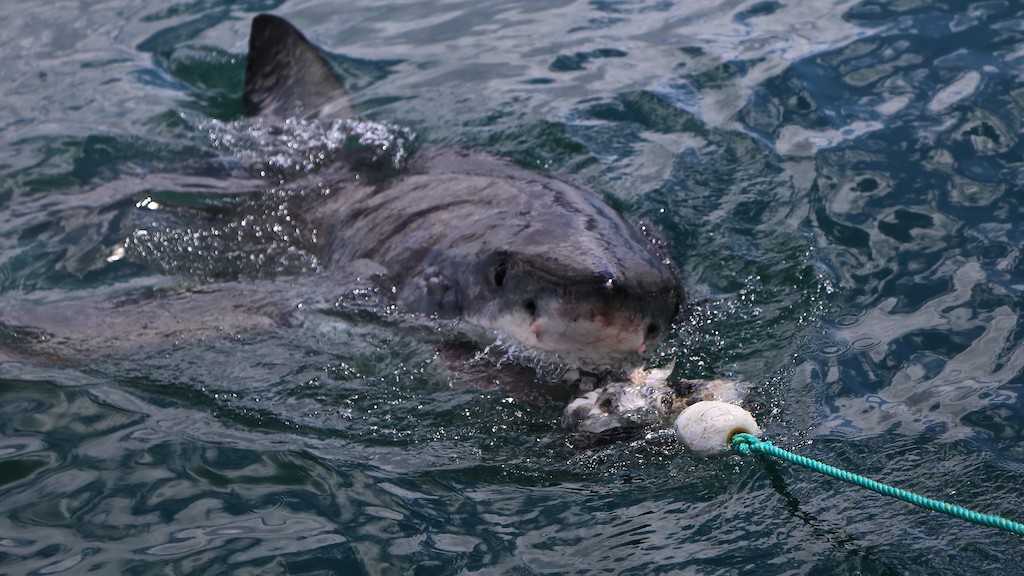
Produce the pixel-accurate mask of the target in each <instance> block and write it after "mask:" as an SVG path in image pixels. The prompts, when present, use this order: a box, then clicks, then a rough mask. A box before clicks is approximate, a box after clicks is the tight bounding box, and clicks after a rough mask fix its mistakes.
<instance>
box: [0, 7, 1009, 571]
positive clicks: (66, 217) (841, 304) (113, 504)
mask: <svg viewBox="0 0 1024 576" xmlns="http://www.w3.org/2000/svg"><path fill="white" fill-rule="evenodd" d="M264 11H269V12H272V13H275V14H278V15H281V16H284V17H286V18H288V19H290V20H291V21H292V22H293V23H295V24H296V25H297V26H298V27H299V28H300V29H301V30H303V31H304V32H305V33H306V34H307V36H309V37H310V38H311V39H312V40H313V41H314V42H315V43H317V44H318V45H319V46H322V47H323V48H324V49H325V50H326V51H327V53H328V54H329V57H330V60H331V62H332V64H333V65H335V66H336V67H337V69H338V71H339V72H340V73H341V74H343V75H344V76H345V77H346V85H347V87H348V88H349V90H350V92H351V96H352V99H353V102H354V105H355V106H356V108H357V109H358V110H359V112H360V113H361V114H362V116H363V117H364V118H366V119H368V120H370V121H374V122H380V123H387V124H385V126H390V127H392V128H394V129H396V130H398V128H397V127H405V128H406V129H408V131H409V132H410V133H415V138H413V139H411V140H410V143H411V142H412V141H415V142H432V143H440V144H446V145H452V146H461V147H472V148H480V149H484V150H487V151H490V152H491V153H494V154H497V155H500V156H504V157H507V158H511V159H513V160H515V161H516V162H519V163H520V164H523V165H525V166H528V167H531V168H533V169H536V170H538V171H543V172H550V173H553V174H557V175H561V176H562V177H564V178H566V179H569V180H572V181H576V182H581V183H585V184H586V185H588V186H591V187H593V188H595V189H597V190H599V191H600V192H601V193H603V194H605V195H607V197H608V198H609V200H610V202H612V204H613V205H614V206H615V207H616V208H618V209H620V210H621V211H623V212H624V213H625V214H627V215H628V217H629V218H631V219H633V220H635V221H636V222H638V225H645V226H649V227H651V228H652V229H656V230H658V231H660V234H662V235H663V236H664V237H665V240H666V242H667V243H668V246H669V247H670V251H671V254H672V256H673V258H674V259H675V260H676V261H677V262H678V263H679V266H680V269H681V272H682V276H683V278H684V281H685V284H686V287H687V290H688V292H689V293H690V295H691V298H692V300H693V302H694V306H693V310H692V315H691V316H690V317H689V318H687V319H685V320H683V321H680V322H679V323H678V324H677V325H676V326H675V327H674V329H673V330H672V332H671V334H670V335H669V336H668V338H667V339H666V340H665V342H664V343H663V344H662V345H661V346H660V347H659V348H658V350H656V351H655V352H654V354H653V355H652V358H651V360H650V362H651V364H652V365H663V364H666V363H668V362H669V361H673V360H674V361H675V362H676V366H677V367H676V376H678V377H689V378H707V377H728V378H734V379H738V380H742V381H744V382H746V383H748V384H749V385H750V388H751V391H750V396H749V400H748V407H749V408H750V409H751V411H752V412H753V413H754V415H755V416H756V417H757V418H758V420H759V421H760V423H761V426H762V428H763V429H764V431H765V437H766V438H767V439H770V440H772V441H773V442H774V443H775V444H776V445H779V446H782V447H785V448H790V449H792V450H794V451H796V452H799V453H801V454H804V455H806V456H810V457H813V458H817V459H820V460H823V461H826V462H828V463H830V464H833V465H836V466H840V467H844V468H847V469H849V470H852V471H855V472H859V473H863V474H866V475H869V476H871V477H873V478H875V479H878V480H881V481H885V482H889V483H892V484H895V485H897V486H900V487H902V488H905V489H909V490H913V491H915V492H918V493H921V494H924V495H927V496H932V497H935V498H939V499H943V500H947V501H950V502H953V503H956V504H960V505H962V506H966V507H969V508H972V509H976V510H979V511H981V512H988V513H994V514H1001V515H1004V516H1007V517H1010V518H1013V519H1016V520H1024V516H1022V513H1021V506H1020V502H1021V491H1022V488H1024V434H1022V428H1024V403H1022V402H1024V401H1022V399H1021V393H1022V383H1024V380H1022V376H1021V371H1022V369H1024V351H1022V338H1024V330H1022V328H1024V326H1022V323H1021V318H1020V315H1021V313H1022V312H1024V298H1022V295H1021V287H1022V286H1024V264H1022V261H1021V243H1022V232H1021V222H1022V220H1024V209H1022V206H1021V200H1022V198H1024V196H1022V190H1021V185H1020V182H1021V181H1022V179H1024V178H1022V177H1024V173H1022V170H1024V157H1022V151H1024V148H1022V144H1021V141H1020V137H1019V135H1020V134H1021V127H1022V123H1024V81H1022V78H1024V8H1021V7H1020V6H1019V5H1018V4H1017V3H1015V2H1009V1H985V2H952V1H950V2H942V1H937V0H901V1H898V2H888V1H885V2H882V1H874V0H866V1H840V0H827V1H816V0H815V1H812V0H793V1H791V2H776V1H773V0H767V1H753V2H752V1H740V0H735V1H732V0H727V1H716V2H684V1H678V2H672V1H665V0H623V1H607V2H606V1H596V0H595V1H590V2H584V1H546V2H540V1H522V2H493V1H487V0H475V1H473V2H465V1H455V0H453V1H446V2H425V1H413V0H410V1H406V2H401V1H397V2H387V1H385V2H380V1H375V2H369V1H364V0H354V1H350V2H344V3H338V2H325V1H323V0H304V1H299V0H278V1H251V2H212V1H211V2H202V1H195V2H177V3H175V2H167V3H159V2H144V1H141V2H131V1H129V0H109V1H97V2H78V3H56V4H53V3H38V2H25V1H20V0H15V1H14V2H7V3H5V4H3V6H2V7H0V16H2V18H3V21H4V25H3V26H2V27H0V55H2V56H3V60H2V62H3V64H2V65H0V103H2V106H0V141H2V145H0V322H2V324H0V573H6V574H80V573H87V572H89V573H103V574H114V573H123V574H252V573H260V574H273V573H280V574H424V575H425V574H595V573H615V574H701V575H707V574H850V575H852V574H887V575H889V574H891V575H903V574H929V575H936V574H956V575H963V574H989V573H1003V574H1012V573H1014V572H1015V571H1016V570H1020V566H1022V565H1024V551H1022V548H1021V545H1020V538H1019V537H1017V536H1013V535H1010V534H1006V533H1003V532H1000V531H998V530H995V529H991V528H984V527H980V526H975V525H973V524H968V523H965V522H962V521H959V520H954V519H950V518H946V517H944V516H941V515H938V514H936V513H932V512H927V511H924V510H920V509H917V508H914V507H911V506H909V505H906V504H903V503H900V502H896V501H894V500H890V499H887V498H883V497H881V496H877V495H875V494H871V493H867V492H865V491H863V490H860V489H857V488H854V487H851V486H847V485H842V484H838V483H836V482H834V481H832V480H830V479H827V478H823V477H820V476H817V475H814V474H812V473H810V472H807V471H804V470H800V469H795V468H793V467H791V466H789V465H785V464H781V463H772V462H768V461H765V460H761V459H757V458H745V457H740V456H728V457H721V458H712V459H704V458H700V457H697V456H694V455H692V454H688V453H687V452H686V451H685V450H684V449H683V448H682V447H680V446H679V445H677V444H676V443H675V441H674V440H673V439H672V437H671V434H670V433H669V432H668V431H667V423H666V427H665V428H666V429H652V430H650V431H649V433H648V434H646V435H644V436H643V437H640V438H637V439H635V440H632V441H626V442H620V443H617V444H613V445H611V446H606V447H602V448H599V449H593V450H580V449H577V448H574V447H573V445H572V441H571V440H572V439H571V436H570V434H569V433H567V432H566V431H563V430H561V429H560V428H559V425H558V423H559V419H560V415H561V409H562V407H563V405H564V402H565V400H566V399H567V397H568V394H569V392H567V391H564V390H552V389H551V386H541V387H539V389H538V388H535V389H528V390H519V389H516V388H515V387H510V386H491V385H484V384H483V383H481V382H477V383H475V384H473V383H471V384H469V385H467V383H466V382H464V381H460V380H459V379H458V378H455V377H453V375H452V373H451V371H450V370H449V369H448V366H447V363H446V361H445V359H444V358H443V357H442V356H440V355H439V353H438V341H439V339H440V338H439V336H438V334H437V332H438V327H436V326H432V325H431V324H430V323H429V322H422V321H417V319H415V318H408V317H405V316H403V315H402V314H401V313H400V312H398V311H395V310H393V309H389V308H388V304H387V299H386V298H384V297H382V296H381V295H380V294H376V293H375V292H374V290H373V289H371V288H367V287H365V286H361V285H360V284H359V283H358V282H354V281H353V278H352V277H345V275H344V274H342V275H341V276H340V277H339V276H338V275H332V274H328V273H325V272H323V271H321V270H319V267H318V265H317V262H316V260H315V258H312V257H311V256H310V255H309V254H307V253H305V252H303V251H302V250H301V249H300V248H299V247H297V243H296V242H295V237H296V235H301V234H302V233H303V231H302V230H298V229H296V228H295V227H294V226H293V225H292V222H293V220H292V219H291V215H290V213H289V212H288V210H289V208H288V206H287V203H286V202H285V201H284V199H283V198H281V197H280V195H276V194H275V193H273V192H266V193H257V194H255V195H252V194H245V193H247V192H252V191H257V190H260V189H261V188H269V187H270V186H268V184H267V182H268V178H267V177H261V176H260V174H259V173H260V171H264V172H266V171H270V172H271V173H272V174H271V177H270V178H272V177H273V175H274V174H277V173H279V172H281V171H283V172H288V171H307V170H313V171H314V172H315V170H316V168H317V166H318V165H319V164H322V163H326V162H329V161H330V159H331V158H332V154H333V152H332V150H331V149H330V146H327V145H325V144H324V143H323V141H322V140H318V138H321V137H322V134H321V133H319V132H316V130H315V128H311V127H302V128H301V129H300V128H299V127H295V128H294V131H286V132H285V133H284V134H283V135H282V134H270V133H266V132H260V131H259V130H254V129H253V125H252V124H251V122H249V121H247V120H246V119H245V118H244V110H243V108H242V105H241V102H240V100H241V92H242V78H243V75H244V68H245V59H244V52H245V48H246V42H247V39H248V27H249V22H250V20H251V18H252V16H254V15H255V14H257V13H259V12H264ZM403 134H405V133H404V132H403ZM210 319H213V321H210ZM484 379H486V378H484Z"/></svg>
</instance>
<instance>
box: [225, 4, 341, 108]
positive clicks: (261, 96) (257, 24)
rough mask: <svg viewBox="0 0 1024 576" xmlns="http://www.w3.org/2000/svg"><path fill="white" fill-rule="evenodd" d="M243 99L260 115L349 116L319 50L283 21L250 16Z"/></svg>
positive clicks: (275, 18)
mask: <svg viewBox="0 0 1024 576" xmlns="http://www.w3.org/2000/svg"><path fill="white" fill-rule="evenodd" d="M244 97H245V102H246V105H248V106H253V107H254V108H256V109H257V110H259V111H260V114H261V115H262V116H269V117H272V118H275V119H278V120H283V119H285V118H289V117H292V116H295V115H296V114H297V113H298V115H299V116H302V117H304V118H327V119H331V118H352V117H354V116H355V113H354V111H353V110H352V106H351V105H350V104H349V101H348V96H347V95H346V94H345V89H344V88H342V86H341V83H340V82H338V79H337V77H335V75H334V72H333V71H332V70H331V67H330V65H329V64H328V63H327V61H326V60H325V59H324V57H323V55H321V54H320V51H319V50H318V49H317V48H316V47H315V46H313V45H312V44H311V43H310V42H309V40H307V39H306V37H305V36H303V35H302V33H301V32H299V31H298V30H296V29H295V27H294V26H292V25H291V24H289V23H288V22H287V21H286V20H284V19H282V18H278V17H277V16H273V15H270V14H260V15H259V16H256V17H255V18H253V20H252V33H251V35H250V36H249V55H248V62H247V63H246V66H245V96H244Z"/></svg>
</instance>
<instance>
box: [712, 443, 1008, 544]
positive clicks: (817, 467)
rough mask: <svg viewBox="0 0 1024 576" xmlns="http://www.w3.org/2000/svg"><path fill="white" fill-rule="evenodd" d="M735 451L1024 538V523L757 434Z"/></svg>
mask: <svg viewBox="0 0 1024 576" xmlns="http://www.w3.org/2000/svg"><path fill="white" fill-rule="evenodd" d="M731 444H732V449H733V450H735V451H736V452H739V453H740V454H750V453H751V452H759V453H761V454H767V455H769V456H775V457H776V458H781V459H782V460H785V461H787V462H790V463H793V464H798V465H800V466H803V467H805V468H810V469H811V470H814V471H815V472H820V473H822V474H825V475H827V476H831V477H833V478H836V479H838V480H842V481H844V482H849V483H850V484H856V485H857V486H860V487H862V488H867V489H868V490H871V491H872V492H877V493H879V494H882V495H883V496H891V497H893V498H897V499H899V500H903V501H904V502H910V503H911V504H914V505H916V506H920V507H922V508H927V509H929V510H934V511H936V512H942V513H943V514H948V515H950V516H953V517H954V518H960V519H962V520H967V521H968V522H974V523H975V524H981V525H982V526H991V527H993V528H1000V529H1002V530H1006V531H1007V532H1013V533H1014V534H1017V535H1019V536H1024V524H1021V523H1020V522H1014V521H1013V520H1007V519H1006V518H1003V517H1002V516H994V515H991V514H979V513H978V512H974V511H973V510H968V509H967V508H963V507H960V506H956V505H953V504H947V503H946V502H941V501H939V500H932V499H931V498H925V497H924V496H920V495H918V494H914V493H913V492H908V491H906V490H902V489H900V488H895V487H893V486H889V485H888V484H882V483H881V482H876V481H874V480H872V479H870V478H865V477H864V476H858V475H857V474H853V473H851V472H847V471H846V470H841V469H839V468H836V467H835V466H829V465H828V464H823V463H821V462H818V461H817V460H811V459H810V458H806V457H804V456H800V455H799V454H793V453H792V452H789V451H787V450H783V449H782V448H779V447H778V446H773V445H772V443H771V442H767V441H762V440H759V439H758V438H757V436H754V435H753V434H747V433H739V434H736V435H734V436H733V437H732V440H731Z"/></svg>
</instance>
